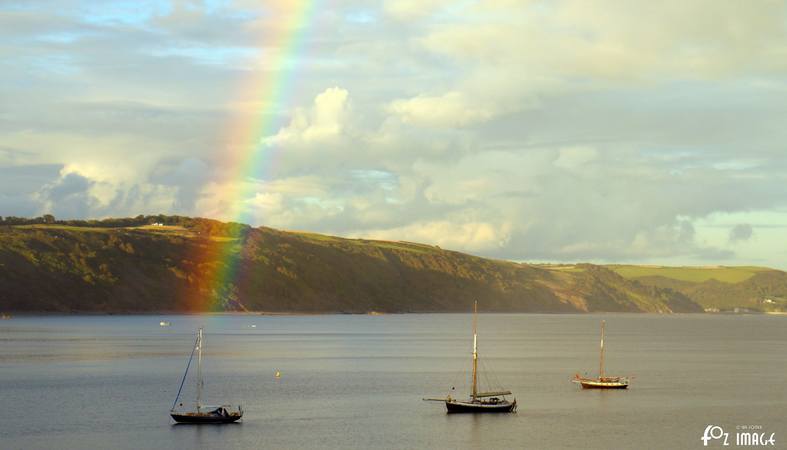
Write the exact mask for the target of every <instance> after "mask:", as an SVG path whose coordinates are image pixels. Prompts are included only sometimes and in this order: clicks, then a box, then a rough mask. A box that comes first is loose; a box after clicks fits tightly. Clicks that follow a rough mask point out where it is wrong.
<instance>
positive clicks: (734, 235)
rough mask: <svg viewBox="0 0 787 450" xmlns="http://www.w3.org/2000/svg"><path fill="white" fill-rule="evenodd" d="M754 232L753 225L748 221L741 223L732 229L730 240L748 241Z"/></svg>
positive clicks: (733, 241)
mask: <svg viewBox="0 0 787 450" xmlns="http://www.w3.org/2000/svg"><path fill="white" fill-rule="evenodd" d="M753 234H754V230H753V229H752V226H751V225H749V224H748V223H739V224H738V225H735V226H734V227H732V228H731V229H730V242H732V243H735V242H741V241H748V240H749V239H751V237H752V235H753Z"/></svg>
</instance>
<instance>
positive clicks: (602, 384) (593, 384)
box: [571, 320, 629, 389]
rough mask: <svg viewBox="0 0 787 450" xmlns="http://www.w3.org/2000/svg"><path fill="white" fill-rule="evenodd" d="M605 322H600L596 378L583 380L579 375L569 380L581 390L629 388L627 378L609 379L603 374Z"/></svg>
mask: <svg viewBox="0 0 787 450" xmlns="http://www.w3.org/2000/svg"><path fill="white" fill-rule="evenodd" d="M605 324H606V322H605V321H603V320H602V321H601V350H600V352H601V354H600V356H599V365H598V378H584V377H581V376H579V374H576V375H574V379H573V380H571V381H572V382H574V383H579V384H580V385H582V389H626V388H628V387H629V379H628V377H610V376H606V375H605V374H604V326H605Z"/></svg>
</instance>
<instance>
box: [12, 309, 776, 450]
mask: <svg viewBox="0 0 787 450" xmlns="http://www.w3.org/2000/svg"><path fill="white" fill-rule="evenodd" d="M602 320H605V321H606V339H605V351H606V353H605V360H606V372H607V374H609V375H626V376H631V377H633V378H632V380H631V386H630V388H629V389H628V390H616V391H594V390H585V391H583V390H582V389H580V387H579V386H578V385H577V384H574V383H572V382H571V379H572V377H573V376H574V374H575V373H580V374H588V375H595V374H596V373H597V372H598V366H599V337H600V323H601V321H602ZM162 322H163V323H164V325H165V326H162ZM199 327H203V328H204V333H205V341H204V345H203V349H202V350H203V353H202V355H203V360H202V373H203V376H204V391H203V392H204V394H203V398H204V401H205V402H206V403H208V404H223V403H231V404H233V405H237V404H241V405H242V407H243V410H244V416H243V420H242V421H241V422H240V423H237V424H231V425H178V424H175V423H174V422H173V421H172V420H171V419H170V416H169V411H170V408H172V406H173V402H174V401H175V398H176V395H177V393H178V388H179V386H180V384H181V380H183V375H184V371H185V369H186V365H187V363H188V360H189V356H190V354H191V351H192V349H193V348H194V342H195V336H196V332H197V330H198V328H199ZM478 352H479V361H480V362H479V372H480V381H481V384H482V388H483V389H499V388H503V389H509V390H511V391H512V392H513V396H514V397H516V400H517V403H518V405H519V406H518V409H517V411H516V413H514V414H488V415H473V414H451V415H449V414H446V412H445V407H444V405H443V404H442V403H439V402H427V401H423V400H422V399H423V398H435V397H437V398H440V397H445V396H446V395H448V394H451V395H452V397H456V398H461V397H465V396H467V395H468V393H469V390H470V387H469V386H470V378H471V377H470V373H471V367H472V315H469V314H401V315H311V316H310V315H305V316H295V315H294V316H274V315H253V314H239V315H231V314H229V315H107V316H78V315H76V316H75V315H72V316H51V315H49V316H14V317H13V318H11V319H10V320H2V321H0V448H1V449H4V450H5V449H164V448H166V449H170V448H171V449H181V448H182V449H187V448H188V449H194V448H222V449H263V448H264V449H563V448H574V449H618V448H620V449H635V448H636V449H645V448H652V449H699V448H713V447H715V448H723V447H724V448H736V441H735V437H736V434H737V433H739V432H741V430H754V431H756V432H758V433H764V434H765V437H766V438H767V437H770V436H771V435H773V438H774V439H773V441H772V443H773V444H774V445H772V446H770V448H774V446H775V448H787V317H786V316H770V315H719V314H685V315H684V314H676V315H651V314H585V315H580V314H576V315H575V314H479V317H478ZM196 364H197V362H196V357H195V360H194V361H192V363H191V370H189V372H188V375H187V376H186V377H185V380H184V387H183V391H182V393H181V397H180V398H179V400H178V403H181V402H182V403H184V405H186V406H188V405H189V404H193V403H194V401H195V398H196V366H195V365H196ZM277 372H278V373H279V376H278V377H277V376H276V373H277ZM712 426H716V427H719V428H721V431H723V432H724V433H727V435H728V439H729V441H728V444H729V445H728V446H726V447H725V446H723V442H722V440H723V437H719V438H718V439H715V438H714V439H710V438H708V439H707V440H705V441H703V440H702V438H703V436H704V435H707V434H708V431H707V430H710V429H709V428H708V427H712ZM710 434H713V435H719V436H722V434H721V432H720V430H717V429H713V430H712V432H711V433H710ZM705 444H707V446H706V445H705Z"/></svg>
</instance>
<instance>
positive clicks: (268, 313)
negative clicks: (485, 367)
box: [2, 310, 787, 320]
mask: <svg viewBox="0 0 787 450" xmlns="http://www.w3.org/2000/svg"><path fill="white" fill-rule="evenodd" d="M408 314H472V313H470V312H467V311H464V310H462V311H401V312H382V311H368V312H347V311H219V312H212V311H206V312H197V311H144V312H138V311H122V312H117V311H113V312H95V311H84V312H82V311H73V312H55V311H20V312H4V313H3V318H2V320H12V319H14V318H16V317H46V316H52V317H55V316H100V317H107V316H151V317H153V316H216V317H224V316H249V317H255V316H270V317H299V316H302V317H307V316H345V315H346V316H393V315H408ZM479 314H536V315H599V314H613V315H648V316H684V315H690V316H697V315H702V316H752V315H754V316H760V315H761V316H764V315H768V316H787V311H784V312H782V311H764V312H745V313H734V312H676V313H659V312H640V311H590V312H585V311H559V312H550V311H486V312H479Z"/></svg>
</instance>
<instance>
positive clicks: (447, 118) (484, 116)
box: [387, 91, 495, 127]
mask: <svg viewBox="0 0 787 450" xmlns="http://www.w3.org/2000/svg"><path fill="white" fill-rule="evenodd" d="M387 110H388V111H389V112H391V113H392V114H395V115H397V116H399V117H400V118H401V120H402V121H403V122H405V123H414V124H424V125H437V126H449V127H452V126H463V125H467V124H470V123H477V122H483V121H486V120H489V119H490V118H492V117H493V116H494V115H495V111H494V110H493V109H487V108H485V107H483V106H480V105H472V104H471V103H470V102H469V101H468V99H467V98H466V97H465V95H464V94H462V93H461V92H455V91H454V92H447V93H445V94H442V95H439V96H423V95H419V96H417V97H413V98H409V99H405V100H395V101H393V102H391V103H390V105H388V107H387Z"/></svg>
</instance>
